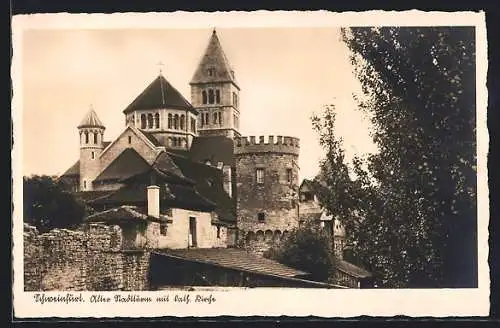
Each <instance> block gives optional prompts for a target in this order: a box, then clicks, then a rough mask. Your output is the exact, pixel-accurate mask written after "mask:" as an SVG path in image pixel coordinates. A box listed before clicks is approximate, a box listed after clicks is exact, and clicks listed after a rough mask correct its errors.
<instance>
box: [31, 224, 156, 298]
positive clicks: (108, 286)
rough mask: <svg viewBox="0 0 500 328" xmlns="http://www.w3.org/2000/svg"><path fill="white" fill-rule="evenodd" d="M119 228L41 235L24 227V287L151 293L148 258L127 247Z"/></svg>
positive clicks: (97, 226)
mask: <svg viewBox="0 0 500 328" xmlns="http://www.w3.org/2000/svg"><path fill="white" fill-rule="evenodd" d="M122 245H123V237H122V231H121V229H120V227H118V226H107V225H102V224H91V225H88V226H87V227H85V229H82V230H66V229H54V230H52V231H50V232H48V233H43V234H39V232H38V231H37V230H36V229H35V228H34V227H31V226H29V225H25V227H24V245H23V247H24V288H25V290H26V291H40V290H65V291H66V290H79V291H87V290H90V291H97V290H101V291H104V290H147V289H148V288H149V281H148V273H149V256H150V253H149V252H146V251H142V250H135V251H127V250H124V249H122Z"/></svg>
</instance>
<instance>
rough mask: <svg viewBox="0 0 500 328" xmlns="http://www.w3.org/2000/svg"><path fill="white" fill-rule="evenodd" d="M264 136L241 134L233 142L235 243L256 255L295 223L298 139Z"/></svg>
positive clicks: (296, 215)
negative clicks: (236, 234)
mask: <svg viewBox="0 0 500 328" xmlns="http://www.w3.org/2000/svg"><path fill="white" fill-rule="evenodd" d="M265 139H266V138H265V137H264V136H260V137H258V139H257V138H256V137H254V136H250V137H241V138H237V139H236V143H235V155H236V188H237V190H238V193H237V202H236V206H237V225H238V230H239V231H240V233H239V236H238V238H239V239H240V240H239V241H238V244H239V245H242V244H243V245H244V247H245V248H246V249H248V250H250V251H252V252H254V253H257V254H262V253H263V252H264V251H265V250H266V249H268V248H269V247H271V246H272V245H273V244H274V243H275V242H277V241H279V240H281V236H282V234H283V233H286V232H288V231H291V230H293V229H294V228H296V227H298V225H299V212H298V210H299V207H298V206H299V198H298V183H299V181H298V165H297V163H298V157H299V140H298V139H297V138H292V137H282V136H278V137H277V138H274V136H270V137H268V138H267V142H266V140H265ZM257 170H262V172H263V181H258V180H257ZM290 173H291V176H290Z"/></svg>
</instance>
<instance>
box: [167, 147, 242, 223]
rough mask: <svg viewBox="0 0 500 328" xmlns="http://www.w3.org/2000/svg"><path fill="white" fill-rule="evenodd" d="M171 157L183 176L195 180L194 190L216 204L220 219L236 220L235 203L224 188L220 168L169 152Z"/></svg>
mask: <svg viewBox="0 0 500 328" xmlns="http://www.w3.org/2000/svg"><path fill="white" fill-rule="evenodd" d="M171 158H172V160H173V161H174V163H175V164H176V165H177V167H179V168H180V169H181V171H182V173H183V174H184V176H185V177H187V178H189V179H191V180H193V181H194V182H195V186H196V190H198V192H199V193H200V194H201V195H202V196H203V197H205V198H207V199H209V200H210V201H212V202H213V203H215V204H217V208H216V210H215V212H216V213H217V214H218V215H219V217H220V220H222V221H226V222H234V221H236V204H235V202H234V200H233V199H231V197H229V195H228V194H227V193H226V191H225V190H224V185H223V175H222V171H221V170H219V169H217V168H215V167H211V166H208V165H205V164H201V163H197V162H193V161H192V160H190V159H187V158H185V157H182V156H178V155H174V154H171Z"/></svg>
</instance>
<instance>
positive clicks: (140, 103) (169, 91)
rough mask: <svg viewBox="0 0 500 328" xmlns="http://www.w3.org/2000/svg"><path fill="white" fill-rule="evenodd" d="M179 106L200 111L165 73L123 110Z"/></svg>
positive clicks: (125, 111) (127, 111) (194, 111)
mask: <svg viewBox="0 0 500 328" xmlns="http://www.w3.org/2000/svg"><path fill="white" fill-rule="evenodd" d="M167 107H168V108H177V109H185V110H189V111H191V112H193V113H198V111H197V110H196V109H195V108H194V107H193V106H192V105H191V104H190V103H189V101H187V100H186V98H184V96H182V94H181V93H180V92H179V91H178V90H177V89H176V88H174V87H173V86H172V85H171V84H170V83H169V82H168V81H167V80H166V79H165V77H163V75H159V76H158V77H157V78H156V79H154V81H153V82H151V83H150V84H149V85H148V86H147V87H146V89H144V91H143V92H142V93H141V94H140V95H139V96H137V98H135V99H134V101H132V103H131V104H130V105H128V106H127V108H125V110H124V111H123V113H124V114H127V113H130V112H133V111H135V110H140V109H157V108H167Z"/></svg>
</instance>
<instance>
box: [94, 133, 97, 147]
mask: <svg viewBox="0 0 500 328" xmlns="http://www.w3.org/2000/svg"><path fill="white" fill-rule="evenodd" d="M94 144H97V132H94Z"/></svg>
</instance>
